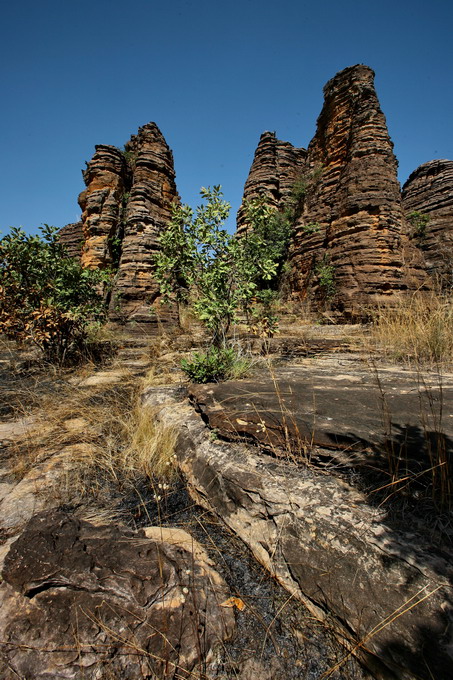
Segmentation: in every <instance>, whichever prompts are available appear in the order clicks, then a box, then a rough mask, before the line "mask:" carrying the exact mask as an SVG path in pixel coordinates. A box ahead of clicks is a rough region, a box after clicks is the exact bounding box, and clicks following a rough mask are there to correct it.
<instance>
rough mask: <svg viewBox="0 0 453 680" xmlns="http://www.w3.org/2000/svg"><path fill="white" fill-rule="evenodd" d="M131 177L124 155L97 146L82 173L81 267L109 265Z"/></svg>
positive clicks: (108, 147) (113, 255) (101, 145)
mask: <svg viewBox="0 0 453 680" xmlns="http://www.w3.org/2000/svg"><path fill="white" fill-rule="evenodd" d="M130 175H131V173H130V169H129V168H128V165H127V163H126V159H125V156H124V154H123V153H122V152H121V151H120V150H119V149H117V148H116V147H115V146H107V145H104V144H99V145H98V146H96V153H95V154H94V156H93V158H92V159H91V161H90V162H89V163H88V164H87V168H86V170H85V171H84V172H83V179H84V181H85V184H86V187H87V188H86V189H85V191H82V193H81V194H80V196H79V205H80V208H81V209H82V223H83V231H84V244H83V250H82V264H83V265H84V266H85V267H90V268H97V267H99V268H105V267H107V266H110V265H113V263H114V261H115V259H116V257H115V244H116V243H117V240H118V239H119V240H121V238H122V231H123V224H122V221H123V211H124V206H123V200H124V195H125V194H126V192H127V191H128V190H129V189H130V182H131V176H130Z"/></svg>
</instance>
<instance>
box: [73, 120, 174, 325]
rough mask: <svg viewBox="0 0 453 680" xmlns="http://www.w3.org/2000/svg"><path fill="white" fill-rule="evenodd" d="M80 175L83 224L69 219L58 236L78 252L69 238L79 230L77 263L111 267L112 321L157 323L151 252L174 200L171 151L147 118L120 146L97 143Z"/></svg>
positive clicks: (165, 314) (167, 314) (166, 313)
mask: <svg viewBox="0 0 453 680" xmlns="http://www.w3.org/2000/svg"><path fill="white" fill-rule="evenodd" d="M83 178H84V181H85V184H86V189H85V190H84V191H82V193H81V194H80V196H79V204H80V207H81V209H82V221H81V225H82V227H81V228H80V227H79V226H77V227H76V225H68V227H65V228H64V229H63V230H62V232H61V234H62V235H61V239H62V241H63V242H64V243H65V244H68V245H69V246H70V247H71V254H74V255H77V256H78V255H79V252H76V251H75V249H74V245H73V244H74V243H75V242H76V241H78V240H79V237H80V235H81V231H82V241H83V246H82V253H81V260H82V264H83V265H84V266H85V267H90V268H101V269H103V268H106V267H111V268H112V269H113V270H114V271H115V270H116V278H115V283H114V286H113V290H112V293H111V303H110V319H111V320H112V321H121V322H130V321H135V322H140V323H141V324H145V325H146V326H147V327H149V326H153V325H156V323H157V321H156V312H157V313H159V311H160V309H159V307H156V309H155V311H154V312H152V311H151V309H150V305H151V304H152V303H153V301H154V300H155V299H156V297H157V295H158V286H157V284H156V281H155V280H154V278H153V257H152V256H153V254H154V252H155V251H156V248H157V238H158V236H159V234H160V233H161V231H162V230H163V229H164V228H165V225H166V224H167V223H168V221H169V220H170V218H171V205H172V203H173V202H174V201H177V200H179V197H178V194H177V190H176V184H175V171H174V166H173V155H172V152H171V150H170V149H169V147H168V145H167V143H166V141H165V139H164V137H163V135H162V133H161V132H160V130H159V128H158V127H157V125H156V124H155V123H148V124H147V125H144V126H143V127H141V128H140V129H139V131H138V134H137V135H133V136H132V137H131V139H130V141H129V142H127V144H126V145H125V151H120V150H119V149H117V148H116V147H114V146H108V145H105V144H101V145H98V146H96V153H95V154H94V156H93V158H92V159H91V161H90V162H89V163H88V164H87V168H86V170H85V171H84V172H83ZM70 227H71V229H70ZM171 318H172V317H171V314H170V312H169V311H168V310H166V311H164V312H163V320H171Z"/></svg>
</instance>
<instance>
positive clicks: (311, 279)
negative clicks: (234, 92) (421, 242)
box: [238, 65, 426, 318]
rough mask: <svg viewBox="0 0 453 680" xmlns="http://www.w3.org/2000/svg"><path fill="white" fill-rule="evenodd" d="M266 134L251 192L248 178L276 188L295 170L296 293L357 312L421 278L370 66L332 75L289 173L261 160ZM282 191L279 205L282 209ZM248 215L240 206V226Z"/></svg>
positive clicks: (264, 189) (345, 312) (259, 188)
mask: <svg viewBox="0 0 453 680" xmlns="http://www.w3.org/2000/svg"><path fill="white" fill-rule="evenodd" d="M266 134H268V133H265V135H266ZM265 135H263V137H265ZM263 137H262V138H261V140H260V144H259V145H258V149H257V153H256V155H255V160H254V163H253V165H252V168H251V171H250V175H249V178H248V180H247V183H246V185H245V191H244V199H245V200H247V199H248V198H249V197H250V193H251V192H250V186H253V191H254V194H255V195H256V194H259V193H262V194H265V195H269V194H270V193H271V194H272V192H269V186H274V185H277V186H278V184H279V181H280V182H283V183H285V186H286V185H287V184H288V181H289V178H290V177H291V178H293V177H296V184H297V185H298V187H299V189H298V193H299V209H298V211H297V218H296V221H295V224H294V233H293V239H292V243H291V248H290V255H289V264H290V275H289V283H290V288H291V291H292V292H293V294H294V295H295V296H298V297H300V298H303V297H309V298H311V299H314V300H316V301H317V302H318V304H322V305H325V304H330V305H331V306H332V308H333V309H335V310H336V311H337V312H338V313H340V314H341V315H342V316H343V317H345V318H354V317H359V316H363V315H364V313H366V308H367V307H368V306H370V305H374V304H376V303H378V302H381V301H384V300H387V299H388V298H389V297H390V296H395V295H397V294H401V293H402V292H404V291H406V290H408V289H416V288H419V287H420V286H422V285H423V283H424V281H425V279H426V275H425V272H424V270H423V263H422V258H421V257H420V255H419V253H418V251H417V249H416V248H414V247H413V246H411V244H410V242H409V239H408V237H407V235H406V231H407V230H406V228H405V224H404V216H403V209H402V204H401V195H400V187H399V183H398V179H397V161H396V158H395V156H394V153H393V144H392V142H391V140H390V137H389V134H388V131H387V126H386V121H385V117H384V115H383V113H382V111H381V109H380V106H379V101H378V98H377V95H376V91H375V89H374V72H373V71H372V70H371V69H370V68H369V67H367V66H363V65H357V66H352V67H350V68H346V69H344V70H343V71H341V72H340V73H338V74H337V75H336V76H335V77H334V78H333V79H332V80H330V81H329V82H328V83H327V85H326V86H325V88H324V106H323V109H322V111H321V114H320V116H319V118H318V123H317V130H316V134H315V136H314V138H313V140H312V141H311V142H310V144H309V146H308V149H307V152H303V150H294V149H293V147H291V149H293V151H297V152H298V154H297V160H294V161H293V162H292V171H291V172H290V171H289V170H288V168H285V174H284V176H283V175H282V173H281V171H280V169H279V167H278V166H276V169H275V170H274V169H272V172H269V170H268V166H269V163H267V164H265V163H264V162H263V161H262V160H261V162H260V159H261V158H264V154H263V153H262V151H261V153H259V151H260V147H263ZM274 144H277V142H275V143H274ZM278 145H280V146H281V147H283V148H284V147H285V144H284V143H283V142H278ZM289 146H290V145H289ZM288 162H289V163H291V160H290V158H288ZM274 175H277V177H274ZM289 190H290V188H289ZM286 191H287V193H288V189H286ZM284 200H285V198H284V197H283V198H281V199H280V200H279V201H278V200H277V201H275V200H274V201H272V204H273V205H276V206H277V207H280V208H281V203H282V202H284ZM243 214H244V210H243V207H242V208H241V209H240V211H239V216H238V217H239V219H238V230H239V232H240V231H241V229H242V228H243ZM329 278H330V280H329V281H328V279H329Z"/></svg>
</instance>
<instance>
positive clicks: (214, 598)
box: [0, 511, 234, 680]
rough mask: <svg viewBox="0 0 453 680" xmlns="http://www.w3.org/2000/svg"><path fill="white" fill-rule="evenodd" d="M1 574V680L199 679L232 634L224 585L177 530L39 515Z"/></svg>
mask: <svg viewBox="0 0 453 680" xmlns="http://www.w3.org/2000/svg"><path fill="white" fill-rule="evenodd" d="M2 576H3V583H2V585H1V586H0V602H1V609H0V640H1V644H0V663H2V665H3V667H4V668H5V669H7V670H6V671H4V672H5V674H4V675H2V678H4V680H10V679H11V680H12V679H13V678H15V679H16V678H17V677H21V678H31V677H33V678H36V679H41V678H42V679H44V678H46V679H49V678H70V679H74V680H76V679H77V678H80V677H83V678H85V680H89V679H91V678H93V679H94V678H100V677H104V675H103V674H105V673H106V674H110V675H108V677H124V678H128V680H129V679H130V680H134V679H135V678H136V679H137V680H139V679H142V678H145V677H152V678H166V679H167V678H178V679H179V678H188V677H198V675H196V673H197V672H198V671H199V670H200V669H201V668H202V667H203V665H204V663H207V662H208V661H209V658H210V656H211V655H212V653H213V650H214V649H215V647H216V646H217V645H219V644H221V642H222V641H223V640H225V639H226V638H228V637H230V636H231V635H232V633H233V630H234V614H233V612H232V611H231V610H228V609H225V608H222V607H220V604H221V603H222V602H223V601H224V600H225V598H227V597H228V595H229V593H228V591H227V587H226V584H225V583H224V581H223V579H222V578H221V577H220V576H219V575H218V573H217V572H216V571H215V570H214V568H213V566H212V563H211V562H210V561H209V558H208V557H207V556H206V554H205V552H204V550H203V548H201V546H199V545H198V544H197V542H196V541H195V540H194V539H193V538H192V537H191V536H190V535H189V534H187V533H186V532H184V531H182V530H179V531H178V532H177V533H175V532H173V533H172V532H171V530H168V529H161V528H160V527H153V528H148V529H147V530H144V531H140V532H137V533H133V532H131V531H127V530H123V529H120V528H117V527H114V526H102V527H99V526H93V525H92V524H90V523H88V522H85V521H82V520H79V519H76V518H75V517H73V516H71V515H70V514H68V513H65V512H62V511H52V512H48V513H41V514H39V515H37V516H35V517H34V518H33V519H32V520H31V522H30V523H29V524H28V525H27V527H26V529H25V531H24V532H23V534H22V535H21V536H20V538H19V539H18V540H17V541H16V542H15V543H13V545H12V546H11V548H10V550H9V552H8V554H7V556H6V559H5V564H4V568H3V573H2ZM194 674H195V675H194ZM106 677H107V676H106Z"/></svg>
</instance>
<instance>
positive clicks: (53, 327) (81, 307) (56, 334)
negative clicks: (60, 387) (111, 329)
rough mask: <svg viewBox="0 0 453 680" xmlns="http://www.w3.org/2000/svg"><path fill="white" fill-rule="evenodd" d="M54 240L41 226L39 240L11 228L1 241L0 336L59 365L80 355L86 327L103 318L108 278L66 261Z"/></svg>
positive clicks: (55, 232) (49, 230) (52, 232)
mask: <svg viewBox="0 0 453 680" xmlns="http://www.w3.org/2000/svg"><path fill="white" fill-rule="evenodd" d="M57 235H58V230H57V229H56V228H54V227H49V226H48V225H44V227H43V228H41V236H39V235H27V234H26V233H25V232H24V231H23V230H22V229H18V228H12V229H11V232H10V233H9V234H8V235H7V236H5V237H4V238H3V239H1V240H0V332H2V333H4V334H5V335H6V336H8V337H10V338H12V339H14V340H16V341H17V342H19V343H23V342H32V343H34V344H35V345H36V346H37V347H39V349H40V350H42V351H43V353H44V355H45V356H46V358H47V359H49V360H51V361H56V362H58V363H63V362H64V361H68V360H70V359H71V360H72V359H73V358H75V356H76V355H80V353H81V352H82V351H83V348H84V345H85V343H86V339H87V333H88V325H89V323H91V322H92V321H97V320H100V319H101V318H103V316H104V312H105V307H104V302H103V298H102V295H101V293H100V288H101V285H102V283H103V282H105V281H107V279H108V277H109V274H108V273H106V272H99V271H91V270H88V269H83V268H82V266H81V264H80V263H79V261H78V260H76V259H74V258H70V257H67V255H66V251H65V249H64V247H63V246H62V245H61V244H60V243H59V242H58V237H57Z"/></svg>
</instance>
